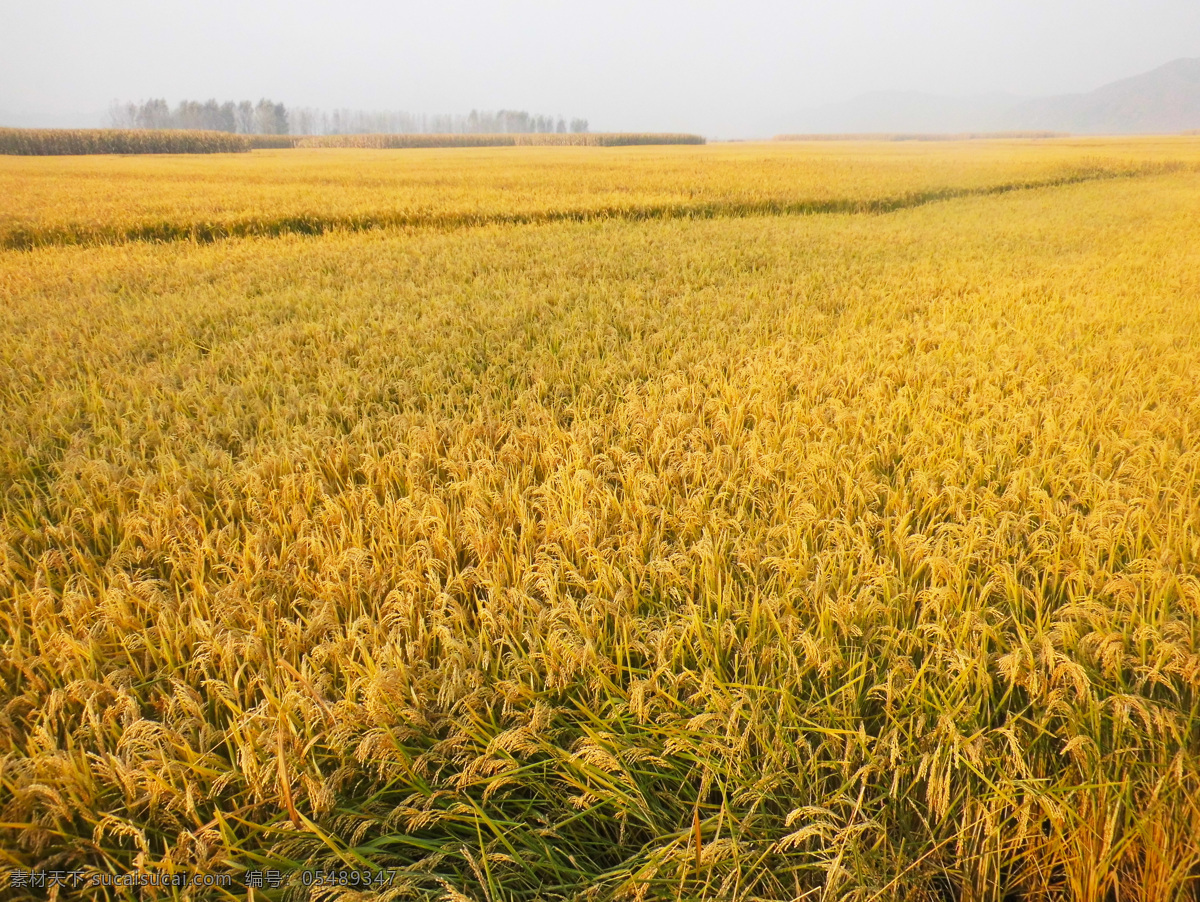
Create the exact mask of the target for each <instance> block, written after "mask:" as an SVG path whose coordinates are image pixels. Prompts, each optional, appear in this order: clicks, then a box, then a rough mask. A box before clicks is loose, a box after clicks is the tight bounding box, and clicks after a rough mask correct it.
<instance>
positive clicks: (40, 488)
mask: <svg viewBox="0 0 1200 902" xmlns="http://www.w3.org/2000/svg"><path fill="white" fill-rule="evenodd" d="M1197 210H1200V140H1197V139H1185V138H1176V139H1161V140H1121V141H1118V140H1102V139H1087V140H1045V141H1027V142H1026V141H1015V140H1014V141H1004V142H981V141H973V142H963V143H953V142H937V143H936V144H933V143H930V144H926V143H922V144H903V143H895V142H892V143H878V144H845V143H834V142H827V143H822V144H815V143H814V144H788V143H784V142H778V143H775V144H770V145H709V146H705V147H687V146H681V147H662V148H653V149H651V148H521V147H516V148H496V149H487V150H482V149H455V150H408V151H374V150H372V151H368V150H345V149H344V150H280V151H254V152H252V153H249V154H241V155H238V156H236V157H232V156H231V157H222V156H211V157H208V156H206V157H203V158H199V157H170V156H165V157H154V158H136V159H134V158H108V157H88V158H71V157H62V158H46V159H34V158H16V157H13V158H0V235H3V240H2V241H0V244H2V245H3V247H4V248H5V249H3V250H0V298H2V302H0V413H2V414H3V415H2V416H0V488H2V489H3V491H2V493H0V599H2V601H0V868H2V869H3V873H2V874H0V879H3V878H4V877H5V876H7V877H8V878H9V880H10V888H9V889H8V892H10V894H13V893H15V897H16V898H23V897H22V896H21V895H20V891H18V890H14V889H11V879H12V875H13V874H15V873H17V872H29V871H31V870H34V869H42V870H46V871H48V870H50V869H61V870H65V871H71V870H77V871H80V872H82V873H84V874H86V875H89V876H92V875H101V874H120V873H124V872H128V871H133V870H137V869H142V870H144V871H146V872H155V873H158V872H179V873H184V874H204V873H222V874H231V875H233V877H234V886H233V888H230V889H226V890H216V889H203V890H201V889H188V890H172V891H170V892H168V891H165V890H164V891H160V892H159V894H158V895H156V894H155V893H154V892H151V891H149V890H145V891H143V890H136V889H122V888H118V887H108V888H100V889H94V890H90V891H89V892H90V893H91V895H89V896H88V898H105V899H131V900H132V899H142V898H181V899H182V898H197V899H199V898H204V899H207V898H229V899H233V898H239V899H244V898H254V899H256V900H261V899H280V900H282V899H309V898H311V899H344V900H351V899H368V898H370V899H376V898H382V899H429V900H434V899H439V900H452V902H463V900H474V902H501V900H531V902H532V900H576V899H578V900H659V899H663V900H698V899H711V900H718V899H719V900H726V899H728V900H746V902H750V900H795V899H811V900H818V899H821V900H833V899H845V900H851V899H852V900H861V902H866V900H893V899H895V900H899V899H904V900H929V902H934V900H995V902H1001V900H1016V899H1030V900H1033V899H1047V898H1049V899H1060V900H1080V902H1083V900H1086V902H1108V900H1114V902H1116V900H1122V902H1124V900H1131V902H1150V900H1173V902H1174V900H1189V899H1196V898H1198V896H1200V217H1198V216H1197V215H1196V214H1197ZM266 868H273V869H277V870H279V871H280V873H282V874H285V875H288V876H287V877H286V879H285V880H284V884H283V885H282V886H280V887H278V888H273V887H270V886H263V887H262V888H250V889H247V888H245V887H246V884H247V882H249V881H250V878H249V876H248V875H250V874H251V873H253V872H256V871H261V870H262V869H266ZM305 869H308V873H311V872H312V869H320V870H321V871H323V872H325V871H330V870H332V871H337V872H340V873H342V874H346V873H354V874H358V873H363V872H365V873H367V874H369V875H370V874H377V873H380V872H390V874H391V877H392V878H394V879H391V882H389V883H388V884H386V885H372V886H371V887H369V888H367V887H363V886H354V885H347V884H352V883H356V882H358V878H355V880H354V881H349V880H347V881H344V882H343V885H341V886H337V885H335V886H325V887H319V888H317V887H312V886H307V885H305V883H304V879H305V878H303V876H302V875H303V874H304V873H306V870H305ZM39 893H44V891H42V890H30V891H29V896H28V897H29V898H41V897H42V896H41V895H39ZM59 898H63V899H65V898H69V896H68V895H66V894H64V895H61V896H60V897H59Z"/></svg>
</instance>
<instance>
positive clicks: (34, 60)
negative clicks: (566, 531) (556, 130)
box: [0, 0, 1200, 137]
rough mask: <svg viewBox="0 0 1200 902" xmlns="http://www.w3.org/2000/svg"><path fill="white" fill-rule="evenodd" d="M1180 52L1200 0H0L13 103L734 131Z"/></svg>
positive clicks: (1158, 59) (1191, 44)
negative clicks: (243, 102)
mask: <svg viewBox="0 0 1200 902" xmlns="http://www.w3.org/2000/svg"><path fill="white" fill-rule="evenodd" d="M1181 56H1200V2H1197V0H966V2H964V0H911V2H885V0H821V2H791V3H785V2H778V0H739V2H736V3H734V2H686V3H685V2H682V0H638V2H626V0H620V2H591V3H579V2H577V3H565V2H551V0H517V2H508V0H491V2H487V0H424V2H420V3H415V2H407V0H391V2H375V0H338V2H326V0H193V2H178V0H103V2H101V0H91V2H83V0H0V111H4V112H5V113H7V114H9V118H12V114H13V113H17V114H22V113H25V114H27V113H30V112H38V113H40V114H54V115H58V116H67V115H78V114H91V115H92V116H96V115H97V114H99V113H102V112H103V111H105V110H107V108H108V106H109V104H110V102H111V101H113V100H114V99H120V100H141V99H145V98H148V97H158V96H161V97H166V98H167V99H168V100H169V101H170V102H171V103H172V104H174V103H176V102H178V101H179V100H180V99H182V98H185V97H186V98H194V99H206V98H209V97H216V98H218V99H222V100H224V99H241V98H252V99H258V98H259V97H263V96H266V97H271V98H273V99H275V100H279V101H283V102H284V103H286V104H288V105H292V106H318V107H325V108H333V107H350V108H355V109H380V110H382V109H388V110H408V111H411V112H427V113H433V112H444V113H465V112H468V111H469V110H471V109H472V108H479V109H500V108H509V109H527V110H529V111H531V112H537V113H550V114H561V115H564V116H568V117H569V116H584V117H587V118H588V119H589V120H590V121H591V124H592V128H593V130H623V129H638V130H642V129H656V130H686V131H698V132H701V133H703V134H706V135H709V136H713V137H734V136H738V135H754V134H771V133H772V132H774V131H778V130H781V129H786V128H787V125H788V118H789V115H791V114H794V113H795V112H796V111H799V110H802V109H804V108H806V107H812V106H817V105H820V104H824V103H829V102H835V101H840V100H845V99H848V98H850V97H852V96H854V95H856V94H860V93H862V92H865V91H871V90H880V89H889V90H915V91H927V92H936V93H947V94H969V93H978V92H993V91H1003V92H1010V93H1014V94H1028V95H1037V94H1056V93H1063V92H1070V91H1087V90H1091V89H1092V88H1095V87H1098V86H1099V85H1101V84H1103V83H1104V82H1107V81H1112V80H1114V79H1117V78H1122V77H1125V76H1128V75H1134V74H1137V73H1139V72H1143V71H1145V70H1148V69H1152V68H1154V67H1156V66H1158V65H1161V64H1162V63H1165V62H1168V61H1170V60H1172V59H1175V58H1177V57H1181ZM47 124H49V123H47ZM55 124H67V123H55ZM81 124H82V123H81ZM87 124H96V123H87Z"/></svg>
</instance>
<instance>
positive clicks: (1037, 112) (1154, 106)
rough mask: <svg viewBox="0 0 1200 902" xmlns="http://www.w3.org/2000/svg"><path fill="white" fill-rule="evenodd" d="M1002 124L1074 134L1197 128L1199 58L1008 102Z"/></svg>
mask: <svg viewBox="0 0 1200 902" xmlns="http://www.w3.org/2000/svg"><path fill="white" fill-rule="evenodd" d="M1002 123H1007V125H1008V127H1011V128H1030V129H1039V128H1047V129H1054V130H1056V131H1068V132H1076V133H1078V134H1138V133H1142V134H1162V133H1167V134H1170V133H1174V132H1181V131H1186V130H1188V129H1195V128H1200V59H1179V60H1175V61H1174V62H1171V63H1167V64H1166V65H1165V66H1160V67H1159V68H1157V69H1155V70H1154V71H1152V72H1147V73H1145V74H1144V75H1135V76H1134V77H1133V78H1123V79H1121V80H1120V81H1114V82H1112V83H1111V84H1107V85H1105V86H1104V87H1102V88H1097V89H1096V90H1095V91H1092V92H1091V93H1089V94H1064V95H1063V96H1061V97H1045V98H1041V99H1038V100H1029V101H1026V102H1025V103H1022V104H1019V105H1017V106H1015V107H1013V108H1012V109H1011V110H1009V111H1008V112H1007V113H1006V114H1005V118H1004V119H1003V120H1002Z"/></svg>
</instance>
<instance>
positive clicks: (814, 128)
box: [788, 59, 1200, 134]
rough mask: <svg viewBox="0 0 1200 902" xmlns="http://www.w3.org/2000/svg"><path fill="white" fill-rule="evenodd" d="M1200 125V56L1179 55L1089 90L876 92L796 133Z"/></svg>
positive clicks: (799, 121)
mask: <svg viewBox="0 0 1200 902" xmlns="http://www.w3.org/2000/svg"><path fill="white" fill-rule="evenodd" d="M1189 129H1200V59H1179V60H1175V61H1174V62H1171V63H1167V64H1166V65H1165V66H1160V67H1159V68H1157V69H1155V70H1153V71H1151V72H1146V73H1144V74H1142V75H1136V76H1134V77H1132V78H1125V79H1121V80H1120V81H1115V82H1112V83H1111V84H1107V85H1104V86H1103V87H1100V88H1097V89H1096V90H1095V91H1091V92H1090V93H1087V94H1063V95H1060V96H1057V97H1039V98H1021V97H1017V96H1013V95H1008V94H983V95H975V96H968V97H948V96H942V95H937V94H920V93H917V92H904V91H876V92H872V93H869V94H863V95H861V96H859V97H856V98H854V99H853V100H849V101H847V102H845V103H839V104H831V105H829V106H824V107H820V108H818V109H811V110H806V111H805V112H803V113H801V114H800V115H798V116H797V117H795V118H794V119H793V120H792V124H791V125H790V127H789V129H788V130H790V131H793V132H834V133H843V132H980V131H1056V132H1075V133H1077V134H1106V133H1107V134H1137V133H1174V132H1181V131H1185V130H1189Z"/></svg>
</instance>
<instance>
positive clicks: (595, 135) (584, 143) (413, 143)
mask: <svg viewBox="0 0 1200 902" xmlns="http://www.w3.org/2000/svg"><path fill="white" fill-rule="evenodd" d="M704 143H705V141H704V138H702V137H700V136H699V135H680V134H653V133H650V132H608V133H605V132H580V133H575V132H568V133H565V134H561V133H545V134H543V133H537V132H530V133H512V134H502V135H485V134H452V135H374V134H371V135H310V136H307V137H304V138H300V139H299V141H298V142H297V144H296V146H297V147H355V148H371V149H374V150H395V149H398V148H414V147H634V146H640V145H662V144H704Z"/></svg>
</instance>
